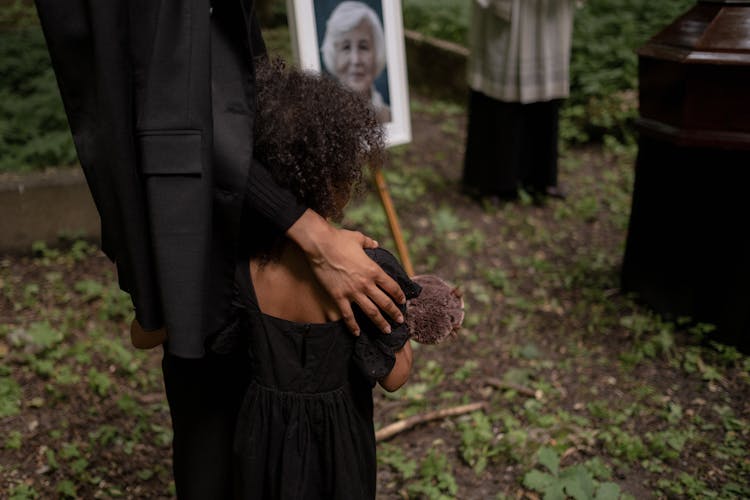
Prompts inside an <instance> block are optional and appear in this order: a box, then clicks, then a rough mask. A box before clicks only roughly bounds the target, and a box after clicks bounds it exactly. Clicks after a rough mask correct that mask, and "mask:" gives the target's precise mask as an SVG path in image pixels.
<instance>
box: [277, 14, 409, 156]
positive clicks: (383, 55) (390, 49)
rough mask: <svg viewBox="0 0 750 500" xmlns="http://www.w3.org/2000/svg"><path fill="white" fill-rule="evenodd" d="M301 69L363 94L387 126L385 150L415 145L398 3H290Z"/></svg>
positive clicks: (292, 27) (290, 16)
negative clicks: (317, 73)
mask: <svg viewBox="0 0 750 500" xmlns="http://www.w3.org/2000/svg"><path fill="white" fill-rule="evenodd" d="M287 7H288V9H287V13H288V17H289V31H290V33H291V36H292V50H293V51H294V55H295V58H296V60H297V64H298V65H299V66H300V68H302V69H305V70H309V71H315V72H321V73H323V74H326V75H328V76H330V77H331V78H335V79H338V80H339V81H340V82H341V83H343V84H344V85H346V86H347V87H349V88H351V89H352V90H354V91H355V92H358V93H361V94H362V95H363V96H364V97H365V98H366V99H367V100H368V101H369V102H371V103H372V106H373V108H374V110H375V113H376V115H377V117H378V120H380V122H381V123H383V125H384V128H385V133H386V145H387V146H389V147H390V146H396V145H399V144H405V143H408V142H410V141H411V117H410V114H409V87H408V82H407V77H406V74H407V73H406V57H405V55H404V27H403V21H402V18H401V1H400V0H344V1H342V0H287Z"/></svg>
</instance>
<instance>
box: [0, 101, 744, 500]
mask: <svg viewBox="0 0 750 500" xmlns="http://www.w3.org/2000/svg"><path fill="white" fill-rule="evenodd" d="M412 100H413V109H412V112H413V120H414V134H415V136H414V141H413V142H412V143H411V144H409V145H407V146H402V147H399V148H396V149H392V150H390V151H389V154H388V156H389V158H388V164H387V166H386V169H385V176H386V178H387V180H388V183H389V185H390V186H391V194H392V196H393V198H394V202H395V204H396V208H397V210H398V212H399V214H400V216H401V223H402V225H403V227H404V231H405V234H406V241H407V242H408V245H409V250H410V252H411V256H412V260H413V261H414V263H415V266H416V272H418V273H424V272H434V273H437V274H439V275H441V276H443V277H445V278H446V279H448V280H450V281H452V282H453V283H454V284H456V285H457V286H459V287H460V289H461V290H462V291H463V293H464V297H465V300H466V320H465V323H464V328H463V329H462V331H461V332H460V335H459V337H458V338H457V339H456V340H453V341H451V342H449V343H447V344H444V345H440V346H417V347H416V349H415V367H414V371H413V374H412V376H411V379H410V381H409V382H408V383H407V385H406V386H405V387H404V388H402V389H401V390H399V391H397V392H396V393H393V394H389V393H384V392H381V391H379V390H378V391H376V392H375V394H374V399H375V415H376V428H382V427H383V426H385V425H387V424H390V423H393V422H394V421H398V420H400V419H404V418H408V417H411V416H415V415H421V414H423V413H425V412H429V411H434V410H440V409H450V408H455V407H458V406H462V405H466V404H470V403H481V404H482V405H481V409H479V410H477V411H475V412H472V413H468V414H463V415H459V416H454V417H450V418H444V419H439V420H435V421H432V422H429V423H426V424H423V425H419V426H417V427H415V428H413V429H411V430H409V431H406V432H403V433H400V434H397V435H395V436H394V437H392V438H390V439H388V440H387V441H384V442H381V443H379V445H378V464H379V466H378V498H381V499H394V498H410V499H416V498H425V499H454V498H455V499H477V500H479V499H482V500H484V499H488V498H489V499H493V498H495V499H506V498H508V499H509V498H529V499H534V498H575V499H585V498H592V499H596V498H600V499H605V498H606V499H609V498H624V499H627V498H635V499H649V498H655V499H659V498H696V499H698V498H747V497H748V496H750V488H749V486H748V481H747V478H748V477H749V475H750V452H749V451H748V450H750V403H749V402H748V401H749V399H748V397H747V395H748V394H749V393H750V375H748V371H749V370H750V358H748V356H746V355H744V354H742V353H740V352H738V351H737V350H736V349H734V348H733V347H732V346H730V345H726V344H720V343H717V342H715V341H714V339H712V328H711V327H710V325H695V324H693V323H691V322H688V321H679V322H675V323H671V322H667V321H664V320H663V319H660V318H659V317H657V316H655V315H654V314H653V313H651V312H650V311H649V310H648V309H647V308H645V307H643V306H641V305H639V304H638V303H637V302H636V301H634V298H633V297H629V296H627V295H623V294H621V293H620V292H619V290H618V284H619V278H618V273H619V265H620V262H621V258H622V250H623V244H624V240H625V232H626V224H627V214H628V211H629V204H630V190H631V186H632V182H633V178H632V165H633V157H632V156H628V155H624V156H623V155H622V154H620V153H618V154H615V153H613V152H611V151H609V150H606V149H605V148H603V147H602V146H588V147H586V148H572V149H569V150H567V151H566V152H565V153H564V155H563V158H562V164H561V168H562V172H561V178H562V180H563V181H564V182H565V183H566V185H567V186H568V187H569V191H570V197H569V198H568V200H566V201H564V202H550V203H548V204H547V205H545V206H538V205H535V204H534V203H532V200H531V199H528V198H523V199H522V200H521V201H520V202H518V203H514V204H506V205H501V206H495V205H487V206H484V207H483V206H480V205H478V204H476V203H475V202H473V201H471V200H470V199H468V198H466V197H463V196H462V195H461V194H460V191H459V187H458V179H459V176H460V166H461V157H462V153H463V140H464V137H463V130H464V128H465V115H464V111H463V110H462V109H461V108H460V107H458V106H456V105H454V104H451V103H445V102H436V101H430V100H426V99H422V98H420V97H419V96H412ZM446 123H451V124H452V126H450V127H446V126H444V125H445V124H446ZM344 224H345V225H347V226H351V227H355V228H358V229H361V230H363V231H365V232H367V233H368V234H370V235H372V236H375V237H376V238H377V239H378V240H379V241H380V242H381V244H382V245H383V246H385V247H386V248H391V249H393V241H392V239H391V237H390V233H389V231H388V228H387V224H386V221H385V217H384V215H383V210H382V207H381V206H380V204H379V201H378V198H377V195H376V193H375V191H374V189H368V190H366V192H365V193H364V196H363V197H361V198H359V199H358V200H357V201H356V203H355V205H354V206H353V207H352V210H351V211H349V212H348V215H347V217H346V219H345V220H344ZM131 316H132V311H131V307H130V304H129V301H128V299H127V296H126V295H125V294H123V293H122V292H120V291H119V290H118V288H117V285H116V279H115V276H114V272H113V266H112V264H111V263H109V262H108V261H107V259H106V258H105V257H104V256H103V255H102V254H101V252H100V251H99V249H98V248H97V247H96V245H94V244H92V243H89V242H85V241H79V240H76V239H70V238H68V239H64V240H63V241H61V242H59V243H58V244H55V245H53V244H42V243H39V244H36V245H34V247H33V248H31V249H29V252H27V253H25V254H14V255H0V436H2V437H1V438H0V491H2V492H4V495H3V496H4V497H5V496H7V497H9V498H17V499H21V498H53V497H59V498H170V497H173V495H174V486H173V484H172V482H171V471H170V467H171V462H170V443H171V431H170V423H169V411H168V408H167V405H166V402H165V398H164V394H163V388H162V383H161V371H160V356H161V353H160V352H159V351H158V350H153V351H145V352H144V351H137V350H134V349H133V348H132V347H130V346H129V345H128V335H127V331H128V321H129V319H130V318H131ZM5 492H7V494H5Z"/></svg>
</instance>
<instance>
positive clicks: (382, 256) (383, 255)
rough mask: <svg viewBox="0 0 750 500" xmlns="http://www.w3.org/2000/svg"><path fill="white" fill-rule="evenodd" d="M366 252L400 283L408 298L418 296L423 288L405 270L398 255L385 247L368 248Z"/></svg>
mask: <svg viewBox="0 0 750 500" xmlns="http://www.w3.org/2000/svg"><path fill="white" fill-rule="evenodd" d="M365 253H367V255H368V256H369V257H370V258H371V259H372V260H374V261H375V263H377V264H378V265H379V266H380V267H381V268H382V269H383V271H385V272H386V273H387V274H388V275H389V276H390V277H391V278H393V279H394V280H395V281H396V283H398V284H399V286H400V287H401V290H403V291H404V294H405V295H406V298H407V299H410V298H413V297H416V296H417V295H419V292H420V291H421V290H422V287H420V286H419V285H418V284H417V283H415V282H414V281H412V279H411V278H410V277H409V275H408V274H406V270H404V268H403V266H401V263H400V262H399V261H398V259H397V258H396V256H394V255H393V254H392V253H391V252H389V251H388V250H386V249H384V248H380V247H378V248H366V249H365Z"/></svg>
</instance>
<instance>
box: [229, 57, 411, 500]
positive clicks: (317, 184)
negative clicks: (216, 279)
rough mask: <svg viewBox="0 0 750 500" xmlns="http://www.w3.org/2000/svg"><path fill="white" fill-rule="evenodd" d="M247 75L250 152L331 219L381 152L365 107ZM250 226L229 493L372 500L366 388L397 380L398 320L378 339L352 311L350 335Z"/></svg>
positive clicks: (318, 85) (322, 89) (313, 287)
mask: <svg viewBox="0 0 750 500" xmlns="http://www.w3.org/2000/svg"><path fill="white" fill-rule="evenodd" d="M256 81H257V88H258V102H257V111H256V120H257V121H256V131H255V138H256V139H255V141H256V142H255V144H254V150H255V155H256V158H258V159H259V160H260V161H261V162H263V163H264V165H266V167H267V168H268V170H269V172H270V173H271V175H272V176H273V178H274V180H275V181H276V182H277V183H278V184H279V185H281V186H284V187H286V188H287V189H289V190H290V191H292V192H293V193H294V194H295V195H296V196H297V197H298V198H299V199H300V201H301V202H302V203H304V204H305V205H306V206H307V207H309V208H311V209H313V210H315V211H316V212H318V213H319V214H321V215H322V216H324V217H327V218H330V219H337V218H339V217H340V215H341V212H342V209H343V208H344V206H345V205H346V203H347V202H348V200H349V198H350V196H351V194H352V191H353V189H354V188H355V187H356V186H357V184H358V183H359V182H360V181H361V179H362V177H363V172H362V168H363V166H364V165H366V164H372V163H374V162H377V161H380V159H381V157H382V154H383V136H382V129H381V128H380V126H379V124H378V122H377V120H376V117H375V114H374V111H373V110H372V109H371V108H370V107H369V105H368V104H367V103H366V102H365V101H364V100H362V99H361V97H359V96H357V95H355V94H354V93H352V92H351V91H349V90H346V89H345V88H344V87H342V86H341V85H340V84H339V83H337V82H336V81H334V80H333V79H330V78H327V77H323V76H316V75H312V74H307V73H303V72H301V71H296V70H292V69H285V68H284V67H283V65H282V64H281V63H280V62H276V63H272V64H269V63H265V64H260V65H258V68H257V75H256ZM252 219H254V220H257V221H263V220H264V219H263V218H262V217H253V218H252ZM255 224H256V225H255V226H253V227H248V228H247V232H248V234H251V235H252V243H249V242H243V247H244V249H245V250H246V253H247V255H248V257H249V258H248V260H249V263H248V260H245V261H243V262H241V263H240V264H239V265H238V267H237V276H236V283H237V284H238V287H239V296H240V297H241V299H240V301H241V307H242V308H243V309H244V310H245V313H246V314H244V316H243V318H244V319H243V330H244V332H245V333H246V335H247V338H248V342H249V349H248V350H249V355H250V358H251V371H252V377H253V382H252V383H251V384H250V387H249V388H248V390H247V393H246V396H245V400H244V402H243V405H242V409H241V410H240V414H239V417H238V423H237V429H236V434H235V454H236V459H237V471H236V477H237V483H238V484H237V495H238V496H239V497H240V498H264V499H295V500H296V499H341V500H344V499H345V500H356V499H372V498H375V484H376V480H375V475H376V462H375V435H374V428H373V403H372V387H373V386H374V384H375V383H376V382H377V383H379V384H380V385H381V386H382V387H383V388H385V389H386V390H388V391H394V390H396V389H398V388H399V387H401V385H403V384H404V383H405V382H406V379H407V377H408V375H409V371H410V369H411V364H412V351H411V347H410V344H409V332H408V330H407V326H406V325H405V324H396V323H391V328H392V332H391V333H390V334H383V333H381V332H380V331H379V329H378V328H377V327H375V325H373V324H372V323H371V322H369V320H368V319H367V318H366V317H364V315H363V314H362V313H361V312H359V313H358V314H359V315H358V317H357V322H358V324H359V325H360V327H361V332H360V335H359V336H354V335H352V334H351V333H350V331H349V330H348V329H347V328H346V325H345V324H344V322H343V321H342V320H341V317H340V313H339V310H338V308H337V307H336V304H335V303H334V302H333V300H332V299H331V297H330V296H328V295H327V293H326V292H325V290H324V289H323V288H322V287H321V286H320V284H319V283H318V282H317V281H316V279H315V277H314V275H313V272H312V270H311V269H310V267H309V265H308V262H307V259H306V257H305V255H304V254H303V252H302V251H301V249H299V248H298V247H297V246H295V244H293V243H292V242H291V241H290V240H287V239H285V238H284V237H283V235H279V234H276V233H274V231H273V229H271V226H270V225H266V224H265V223H263V222H256V223H255ZM248 239H249V238H248ZM368 253H369V255H370V257H371V258H372V259H373V260H374V261H375V262H376V263H377V264H379V265H380V266H381V267H382V268H383V269H384V270H385V271H386V272H388V273H389V274H390V276H391V277H393V278H394V279H395V280H396V281H397V282H398V283H399V284H400V285H401V287H402V289H403V291H404V293H405V295H406V297H407V299H410V298H414V297H416V296H417V295H418V294H419V291H420V287H419V285H417V284H416V283H414V282H413V281H412V280H410V279H409V277H408V276H407V275H406V273H405V272H404V270H403V269H402V268H401V266H400V265H399V264H398V262H397V261H396V259H395V258H394V257H393V256H392V255H391V254H390V253H388V252H387V251H385V250H382V249H376V250H373V251H368ZM402 312H405V308H404V309H402Z"/></svg>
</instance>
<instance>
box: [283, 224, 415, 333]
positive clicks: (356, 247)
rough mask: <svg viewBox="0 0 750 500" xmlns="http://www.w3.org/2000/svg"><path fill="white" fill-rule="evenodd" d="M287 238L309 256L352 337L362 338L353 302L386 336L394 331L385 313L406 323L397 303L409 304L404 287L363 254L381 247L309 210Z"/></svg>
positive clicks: (292, 228)
mask: <svg viewBox="0 0 750 500" xmlns="http://www.w3.org/2000/svg"><path fill="white" fill-rule="evenodd" d="M287 235H288V236H289V237H290V238H291V239H292V240H293V241H295V242H296V243H297V244H298V245H299V246H300V247H301V248H302V250H304V252H305V254H307V258H308V260H309V261H310V265H311V267H312V269H313V272H314V273H315V276H316V277H317V278H318V280H319V281H320V283H321V284H322V285H323V287H324V288H325V289H326V291H327V292H328V293H329V294H330V295H331V297H332V298H333V300H334V301H335V302H336V304H337V306H338V308H339V309H340V311H341V317H342V318H343V319H344V321H345V322H346V325H347V326H348V327H349V329H350V330H351V331H352V333H354V334H355V335H359V325H357V322H356V321H355V319H354V313H353V312H352V306H351V303H352V302H354V303H356V304H357V305H358V306H359V307H360V309H362V312H364V313H365V314H366V315H367V316H368V317H369V318H370V319H371V320H372V322H373V323H374V324H375V325H376V326H377V327H378V328H380V329H381V330H382V331H383V332H385V333H390V331H391V327H390V325H388V321H386V319H385V318H384V317H383V315H382V314H381V313H380V310H381V309H382V310H383V311H385V312H386V314H388V315H389V316H390V317H391V318H393V319H394V320H395V321H396V322H398V323H402V322H403V321H404V317H403V315H402V314H401V311H400V310H399V308H398V306H397V305H396V303H394V300H395V301H396V302H398V303H399V304H403V303H404V302H405V301H406V298H405V297H404V293H403V291H402V290H401V287H399V286H398V284H397V283H396V282H395V281H394V280H393V279H391V277H390V276H388V275H387V274H386V273H385V271H383V270H382V269H381V268H380V266H378V265H377V264H376V263H375V262H373V261H372V259H370V258H369V257H368V256H367V254H365V252H364V251H363V248H366V247H367V248H372V247H374V246H377V243H375V242H374V240H372V239H371V238H368V237H367V236H365V235H363V234H362V233H360V232H357V231H348V230H345V229H336V228H334V227H333V226H331V225H330V224H328V222H326V220H325V219H323V218H322V217H320V216H319V215H318V214H316V213H315V212H313V211H312V210H307V211H306V212H305V213H304V214H303V215H302V217H300V219H299V220H297V222H295V223H294V224H293V225H292V227H291V228H289V231H288V232H287ZM389 296H390V297H389ZM391 297H392V298H393V299H391Z"/></svg>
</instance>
